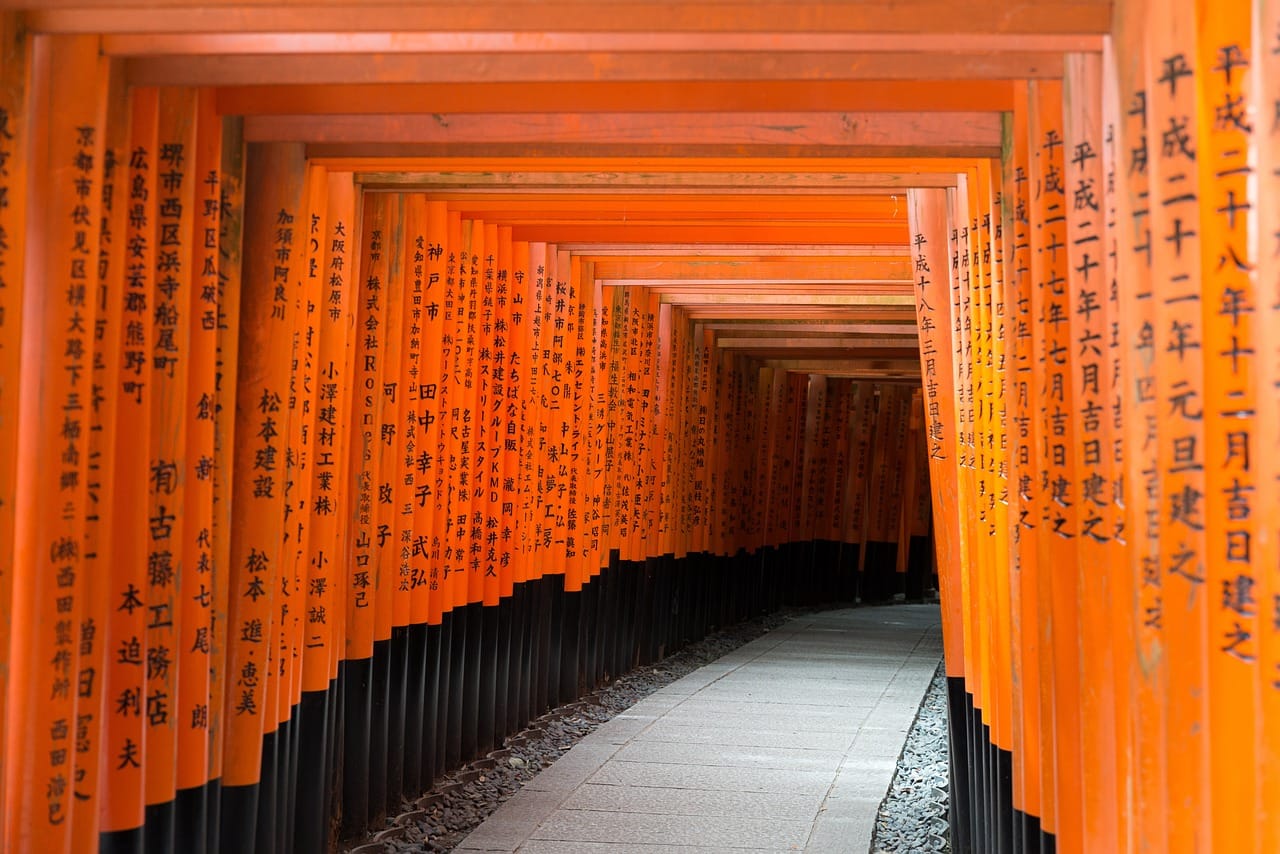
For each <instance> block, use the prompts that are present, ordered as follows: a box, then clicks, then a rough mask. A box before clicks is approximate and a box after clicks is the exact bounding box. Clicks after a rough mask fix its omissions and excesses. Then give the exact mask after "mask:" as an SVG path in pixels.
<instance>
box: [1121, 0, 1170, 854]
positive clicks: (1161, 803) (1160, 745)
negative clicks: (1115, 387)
mask: <svg viewBox="0 0 1280 854" xmlns="http://www.w3.org/2000/svg"><path fill="white" fill-rule="evenodd" d="M1146 8H1147V4H1146V3H1145V2H1143V0H1130V2H1127V3H1125V4H1124V6H1123V7H1121V12H1122V14H1120V15H1119V16H1118V17H1117V24H1116V33H1115V41H1116V45H1117V48H1116V76H1117V84H1116V87H1117V90H1118V91H1117V100H1118V104H1117V109H1118V110H1119V111H1120V113H1121V121H1120V122H1119V123H1118V134H1117V135H1118V143H1119V156H1118V164H1117V165H1118V167H1119V168H1120V169H1121V174H1122V175H1123V180H1122V181H1121V182H1119V192H1118V193H1117V197H1116V203H1117V204H1116V231H1117V238H1118V239H1117V245H1116V287H1117V291H1118V300H1119V304H1120V305H1121V306H1122V310H1121V311H1120V312H1119V321H1120V336H1121V340H1122V341H1123V342H1124V346H1123V348H1122V357H1123V358H1122V365H1123V373H1122V377H1123V378H1124V382H1125V386H1124V395H1123V397H1122V404H1123V410H1122V415H1123V418H1124V427H1123V431H1122V441H1123V442H1124V451H1125V453H1124V466H1123V478H1124V483H1125V489H1124V490H1123V493H1124V499H1125V516H1124V520H1125V530H1126V539H1127V540H1128V542H1129V560H1128V562H1127V564H1126V566H1127V567H1128V572H1127V575H1128V577H1129V583H1130V585H1131V586H1132V589H1133V595H1132V597H1131V599H1129V600H1124V599H1123V597H1117V601H1119V602H1120V603H1121V607H1122V608H1123V612H1122V613H1120V614H1118V615H1117V622H1118V623H1124V622H1126V621H1127V622H1128V623H1129V624H1130V625H1131V626H1132V632H1133V648H1134V654H1133V656H1132V658H1131V663H1130V665H1129V668H1128V672H1121V671H1119V670H1118V671H1117V673H1116V678H1117V682H1118V685H1117V689H1118V690H1124V689H1125V688H1127V687H1128V686H1129V685H1130V684H1131V685H1132V694H1131V696H1132V708H1133V714H1132V718H1131V723H1130V726H1131V729H1132V734H1133V784H1132V793H1133V794H1132V798H1133V803H1134V810H1133V819H1132V823H1131V833H1130V836H1129V837H1128V838H1127V840H1126V844H1128V845H1130V846H1132V847H1134V848H1142V847H1145V848H1149V849H1151V850H1163V849H1165V848H1166V847H1167V846H1168V837H1167V834H1168V822H1167V819H1166V809H1167V797H1166V786H1167V782H1166V772H1165V763H1166V761H1167V755H1166V751H1165V731H1166V717H1165V713H1166V707H1165V704H1164V700H1163V697H1164V692H1165V690H1166V688H1165V686H1166V680H1167V678H1168V677H1167V668H1168V659H1167V657H1166V655H1165V652H1164V640H1163V638H1164V631H1165V629H1164V624H1163V618H1162V614H1163V608H1164V602H1165V596H1164V592H1163V582H1164V579H1163V575H1164V573H1163V570H1162V569H1161V563H1160V554H1159V538H1160V516H1161V504H1162V501H1163V500H1164V499H1163V498H1162V494H1163V489H1162V478H1161V477H1160V474H1159V468H1158V466H1157V446H1158V424H1159V420H1160V418H1161V416H1162V411H1161V410H1162V407H1161V404H1160V403H1159V402H1158V400H1157V396H1156V385H1155V384H1156V361H1155V358H1156V345H1155V342H1156V338H1155V329H1156V327H1155V298H1154V295H1153V292H1152V279H1151V262H1152V258H1153V253H1154V247H1155V243H1154V242H1153V240H1152V236H1153V231H1152V221H1151V197H1150V186H1149V175H1150V169H1149V163H1150V156H1151V154H1153V153H1154V151H1155V148H1154V147H1153V146H1154V145H1155V144H1156V140H1157V137H1156V136H1155V134H1154V132H1153V131H1152V129H1151V125H1150V111H1149V99H1148V92H1149V90H1148V84H1147V81H1146V68H1147V66H1148V65H1149V64H1150V62H1151V59H1150V58H1149V55H1148V44H1147V38H1146Z"/></svg>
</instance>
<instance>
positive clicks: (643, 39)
mask: <svg viewBox="0 0 1280 854" xmlns="http://www.w3.org/2000/svg"><path fill="white" fill-rule="evenodd" d="M102 48H103V53H105V54H107V55H108V56H206V55H221V56H258V55H273V54H275V55H280V54H300V53H324V54H356V53H383V54H393V53H444V54H467V53H532V54H537V53H598V52H601V51H608V52H610V53H654V52H659V51H661V52H667V51H672V52H689V51H741V52H754V53H805V52H813V51H821V52H857V53H890V52H916V51H942V52H954V51H956V50H965V51H982V52H991V53H998V52H1002V51H1004V52H1015V53H1025V52H1068V51H1093V52H1097V51H1101V50H1102V36H1101V35H1099V34H1096V33H1091V34H1078V33H1064V34H1056V33H1049V34H1040V33H974V34H970V35H968V36H966V37H964V38H963V39H962V40H961V41H960V43H959V44H957V41H956V36H955V35H954V34H952V33H878V32H865V31H863V32H817V33H814V32H806V33H795V32H756V33H749V32H718V33H699V32H671V31H666V30H650V31H634V32H577V31H567V32H539V33H532V32H514V31H505V32H503V31H484V32H475V31H461V32H459V31H453V32H450V31H444V30H419V31H409V30H388V31H383V32H348V31H344V32H307V33H301V32H292V33H202V34H191V33H166V34H156V33H146V34H140V33H124V34H120V35H109V36H107V37H106V38H104V39H103V45H102Z"/></svg>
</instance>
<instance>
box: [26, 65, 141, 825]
mask: <svg viewBox="0 0 1280 854" xmlns="http://www.w3.org/2000/svg"><path fill="white" fill-rule="evenodd" d="M130 112H131V111H130V109H129V97H128V91H127V86H126V84H125V80H124V76H123V75H122V74H120V73H119V69H118V68H113V69H112V70H111V86H110V90H109V94H108V100H107V111H106V115H107V119H108V121H107V125H106V129H105V132H106V137H105V140H104V148H103V155H102V156H103V162H102V209H101V219H100V221H99V227H98V234H99V237H98V242H99V246H98V263H97V271H96V272H97V288H96V290H95V292H94V300H95V303H96V305H95V311H96V313H97V317H96V320H95V326H94V335H93V338H94V351H95V352H94V360H93V386H94V394H93V399H92V400H93V416H92V419H91V425H92V426H91V427H90V431H91V432H90V436H89V460H88V466H87V481H86V487H87V489H88V504H87V505H86V508H85V522H86V525H85V552H84V563H85V570H86V574H87V584H86V587H85V594H86V609H85V614H84V617H83V619H82V620H81V622H80V626H79V638H78V640H79V645H80V646H79V650H78V652H79V655H80V661H79V665H78V672H79V674H80V687H79V690H78V692H77V693H78V695H79V696H78V697H77V699H78V701H79V702H78V704H77V709H76V780H75V794H76V797H75V799H74V801H73V804H72V816H71V823H72V827H71V846H72V849H73V850H92V849H93V848H94V847H95V846H96V845H97V843H98V834H99V832H100V830H101V815H102V797H101V791H102V790H101V781H102V776H103V765H104V763H103V757H104V754H105V752H106V751H105V750H104V749H103V743H104V741H103V739H104V730H103V724H104V720H105V718H106V714H107V708H108V707H107V703H106V693H105V682H106V676H107V662H108V660H109V659H108V655H107V648H106V644H107V637H106V634H107V628H108V624H109V623H110V620H111V607H110V600H111V594H112V593H113V592H114V591H113V590H112V587H113V580H112V572H111V565H110V560H111V540H112V535H113V534H114V529H113V522H114V518H113V517H114V511H115V506H114V501H113V497H112V493H113V491H114V483H115V470H116V466H115V444H116V436H117V432H116V431H117V421H116V414H117V411H118V407H119V395H118V394H117V393H116V389H117V386H118V384H119V382H120V362H119V354H120V350H121V340H122V334H123V329H122V327H123V322H122V319H123V310H124V301H123V296H122V293H123V290H124V263H123V262H124V250H125V242H124V235H125V229H126V222H127V220H126V218H125V217H126V213H127V209H126V205H125V201H124V198H125V195H124V191H125V188H126V178H125V169H126V165H127V158H128V150H129V120H130ZM0 394H2V392H0ZM6 609H7V601H6ZM3 690H4V689H3V688H0V692H2V691H3ZM3 719H4V718H3V710H0V721H3ZM0 832H2V831H0ZM0 838H3V837H2V836H0Z"/></svg>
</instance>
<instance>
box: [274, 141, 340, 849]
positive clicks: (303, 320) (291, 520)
mask: <svg viewBox="0 0 1280 854" xmlns="http://www.w3.org/2000/svg"><path fill="white" fill-rule="evenodd" d="M326 183H327V176H326V170H325V169H324V168H323V167H316V166H310V165H309V166H308V168H307V177H306V182H305V185H306V195H305V207H304V209H303V215H302V219H301V228H300V231H299V238H300V240H301V245H300V246H299V247H298V252H299V253H300V258H299V262H298V263H299V266H298V273H297V275H298V278H297V279H296V280H295V283H294V287H293V290H292V292H291V297H292V299H293V301H294V306H295V309H296V311H295V313H294V317H293V321H292V328H291V336H292V340H291V351H290V352H291V359H290V378H289V396H288V411H289V432H288V437H289V438H288V445H287V450H286V453H285V479H286V480H285V533H284V537H285V538H284V542H283V543H282V550H283V552H282V553H283V557H284V563H283V566H282V572H283V574H284V580H282V582H281V585H280V591H279V592H280V598H279V615H280V617H279V625H280V636H279V637H280V648H279V650H278V659H277V660H278V662H279V664H278V666H276V667H275V668H274V671H275V672H276V673H278V674H279V677H280V683H279V693H278V694H277V695H276V719H277V727H276V729H275V731H274V735H273V737H274V739H275V753H276V762H275V773H276V774H277V775H278V776H277V783H276V791H277V796H276V802H275V806H276V809H275V815H274V817H273V824H274V844H276V845H277V846H280V847H288V846H290V845H292V844H293V841H292V840H293V833H294V817H295V815H296V813H297V808H298V804H297V797H296V792H297V783H296V781H297V778H298V760H299V757H298V753H299V750H300V742H299V735H300V727H302V726H303V725H304V724H303V722H302V721H301V720H300V718H299V714H298V712H299V708H298V707H299V703H300V702H301V699H302V668H303V658H304V655H305V644H306V631H307V627H306V619H307V574H308V571H307V564H308V561H309V559H310V549H311V546H310V540H311V514H310V508H311V496H312V479H311V473H312V462H313V459H314V452H315V431H316V408H317V397H316V394H317V392H316V386H317V380H318V377H317V374H316V360H317V348H318V346H319V329H318V326H317V324H318V323H319V313H320V303H321V296H320V294H321V288H322V279H321V271H320V268H321V265H322V264H323V263H324V249H323V247H322V244H321V240H322V238H323V236H324V231H325V219H326V215H327V214H326V204H327V201H328V188H327V186H326ZM268 732H269V733H270V732H271V731H270V730H269V731H268ZM317 753H318V754H320V755H319V757H317V758H319V759H320V761H323V753H322V751H319V750H317V751H314V752H313V756H314V755H315V754H317ZM317 773H318V772H317ZM312 776H316V775H315V774H313V775H312Z"/></svg>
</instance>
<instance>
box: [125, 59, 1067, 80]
mask: <svg viewBox="0 0 1280 854" xmlns="http://www.w3.org/2000/svg"><path fill="white" fill-rule="evenodd" d="M125 68H126V74H127V75H128V77H129V79H130V81H131V82H133V83H134V84H136V85H153V86H159V85H166V84H180V85H193V86H197V85H198V86H248V85H253V84H255V83H259V82H262V81H271V82H273V83H286V84H301V83H312V84H315V83H460V82H465V81H471V80H477V79H483V80H492V81H508V80H523V81H543V82H550V81H556V82H565V83H569V82H577V81H598V80H664V81H673V82H674V81H685V80H777V79H781V80H911V79H920V78H925V79H936V80H1011V79H1018V78H1028V79H1036V78H1059V77H1061V76H1062V54H1060V53H1053V52H1047V51H1046V52H1042V53H1032V52H1023V53H983V52H968V53H966V52H955V53H928V52H898V53H862V54H854V53H841V52H825V53H819V52H806V53H747V52H734V51H708V52H702V51H689V52H685V53H662V52H644V53H622V54H611V53H604V52H601V53H590V52H583V53H558V54H527V53H467V54H438V53H372V54H340V53H326V54H321V53H307V54H291V55H278V54H273V55H269V56H243V55H241V56H198V57H187V56H178V57H174V56H156V57H134V58H130V59H128V60H126V66H125Z"/></svg>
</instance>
